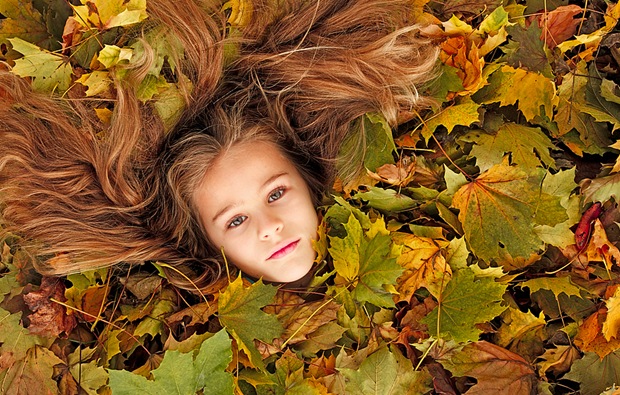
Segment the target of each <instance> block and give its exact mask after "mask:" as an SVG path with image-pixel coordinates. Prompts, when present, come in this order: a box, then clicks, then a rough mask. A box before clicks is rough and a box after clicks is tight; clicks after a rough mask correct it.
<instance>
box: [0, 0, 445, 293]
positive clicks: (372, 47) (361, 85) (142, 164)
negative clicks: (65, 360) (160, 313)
mask: <svg viewBox="0 0 620 395" xmlns="http://www.w3.org/2000/svg"><path fill="white" fill-rule="evenodd" d="M407 3H408V1H406V0H330V1H325V0H304V1H299V0H290V1H282V0H273V1H271V2H270V1H267V0H265V1H259V0H256V1H254V2H253V6H254V7H253V13H252V17H251V19H250V21H249V24H248V25H247V26H245V27H243V28H242V29H241V35H240V36H237V37H236V38H235V41H234V42H233V44H234V45H236V46H237V51H236V57H235V58H234V59H233V60H232V61H230V62H229V63H228V65H227V66H226V67H225V68H223V65H224V64H225V62H224V59H225V57H224V50H223V48H224V41H223V32H224V30H225V29H224V27H223V24H222V21H223V20H224V17H223V16H222V15H221V14H220V13H219V12H218V11H217V10H215V6H213V5H212V6H210V7H208V8H207V9H205V8H203V7H200V6H198V5H197V4H196V3H195V2H194V1H193V0H180V1H177V2H169V1H165V0H157V1H155V0H150V2H149V5H150V7H151V11H150V15H151V16H153V17H154V22H153V25H157V26H162V27H164V28H165V29H166V30H167V32H168V34H171V35H172V36H174V37H176V38H177V39H178V40H180V41H181V42H182V44H183V47H184V53H183V55H181V54H179V56H178V57H179V59H178V61H177V62H176V63H178V64H180V65H181V66H183V68H182V70H183V73H184V74H185V75H188V76H190V79H191V81H192V85H193V90H190V89H189V88H188V89H187V90H186V91H185V97H186V100H187V102H188V106H187V109H186V110H185V112H184V114H182V116H181V120H180V121H179V122H178V124H177V125H176V126H175V127H174V128H173V130H172V131H171V132H170V133H168V134H166V132H165V128H164V125H163V124H162V122H161V121H160V120H159V119H158V117H157V116H156V115H154V111H152V110H151V109H150V107H149V106H148V105H143V104H141V103H140V102H139V101H138V100H137V98H136V96H135V90H136V88H135V87H136V86H137V85H133V84H137V83H139V81H140V79H141V78H144V76H145V75H146V74H145V70H148V67H149V65H150V62H152V56H149V52H148V51H147V52H146V55H145V56H144V59H143V62H142V64H141V65H140V66H138V67H135V68H134V69H132V70H129V72H130V73H133V74H132V76H133V77H135V78H130V79H123V81H127V80H129V81H132V83H133V84H132V85H128V84H127V83H126V82H120V81H119V82H118V83H117V86H116V92H117V95H116V103H115V107H114V115H113V118H112V121H111V124H110V125H109V126H108V127H107V128H106V129H105V130H102V129H103V126H102V125H101V124H100V123H99V121H98V120H96V119H93V118H94V117H92V116H90V115H89V114H92V106H90V105H89V103H88V102H83V101H77V100H66V99H58V98H50V97H44V96H42V95H37V94H35V93H33V92H32V91H31V90H30V89H29V87H28V86H27V83H26V82H24V81H21V80H19V79H17V78H16V77H14V76H12V75H10V74H9V73H7V72H2V73H0V113H1V116H0V138H2V142H3V144H2V145H1V146H0V197H1V200H2V203H3V204H4V208H3V211H2V215H3V218H4V220H5V225H6V226H7V229H8V230H10V231H15V232H17V233H19V234H21V235H23V236H25V237H26V238H27V240H30V241H31V242H32V243H33V248H34V247H36V248H37V252H38V253H40V254H42V255H43V256H47V257H48V258H49V257H51V258H52V259H49V260H46V261H43V262H42V263H40V264H38V266H37V269H38V270H39V271H41V272H42V273H46V274H66V273H69V272H74V271H81V270H88V269H94V268H97V267H102V266H109V265H113V264H117V263H120V262H128V263H140V262H144V261H149V260H157V261H163V262H166V263H168V264H169V267H168V266H167V265H166V266H165V267H166V270H167V275H168V278H169V280H170V281H171V282H172V283H173V284H175V285H177V286H179V287H182V288H187V289H193V287H194V286H198V287H199V288H201V289H202V290H207V291H208V290H209V287H210V286H212V285H213V284H215V283H216V282H217V281H218V280H219V279H221V277H222V273H223V266H222V260H221V258H218V256H219V252H218V251H214V249H213V247H212V246H210V245H209V244H208V241H207V238H206V235H205V231H204V229H202V226H201V225H200V222H199V221H198V219H197V216H196V213H197V210H195V207H194V205H193V202H192V195H193V190H194V189H195V187H196V185H198V183H199V181H200V180H202V179H203V177H204V174H205V173H206V171H207V170H208V168H209V166H210V164H211V163H212V162H213V160H214V159H215V158H217V156H218V155H219V154H221V152H223V151H224V150H226V149H227V148H229V147H231V146H232V145H234V144H237V143H240V142H243V141H250V140H254V139H264V140H268V141H272V142H275V143H276V144H278V146H280V147H281V148H282V149H283V151H284V152H285V153H286V154H287V155H288V157H289V158H290V159H291V160H292V161H293V163H295V164H296V166H297V168H298V169H299V170H300V172H301V174H302V175H303V176H304V178H305V179H306V181H307V182H308V184H309V186H310V189H311V190H312V191H313V195H314V197H315V200H316V201H317V202H318V200H319V199H320V197H321V195H322V194H323V193H324V191H325V190H326V189H328V188H329V185H330V183H331V181H332V180H333V175H334V168H335V162H334V161H335V158H336V156H337V153H338V150H339V148H340V145H341V144H342V141H343V139H344V138H345V137H347V136H349V135H352V134H353V135H357V136H362V137H363V136H364V133H361V132H363V131H361V130H360V129H359V127H360V125H361V124H362V123H360V122H355V121H356V120H357V119H359V117H361V116H362V115H363V114H365V113H367V112H380V113H382V114H383V115H384V116H385V117H386V119H387V120H388V121H389V122H390V123H391V124H392V125H395V124H396V122H397V116H398V112H399V111H401V110H411V109H420V108H423V107H425V106H428V105H429V103H430V101H429V100H428V99H427V98H425V97H424V96H423V95H421V94H420V93H419V91H418V87H420V86H421V85H422V84H423V83H425V82H427V81H428V80H429V79H431V78H433V76H434V71H433V70H434V69H433V66H434V62H435V58H436V55H437V49H436V48H435V47H434V46H433V45H432V43H430V42H429V41H428V40H426V39H424V38H422V37H420V35H419V33H418V30H417V28H416V27H415V26H410V25H409V23H408V21H406V18H404V17H403V15H407V12H406V4H407ZM102 131H103V132H104V138H103V139H102V138H100V137H99V136H100V135H101V132H102ZM361 146H362V147H363V146H364V145H363V144H362V145H361ZM360 166H361V164H354V169H359V168H360ZM35 242H36V243H37V244H36V246H34V243H35ZM59 257H62V258H66V259H59Z"/></svg>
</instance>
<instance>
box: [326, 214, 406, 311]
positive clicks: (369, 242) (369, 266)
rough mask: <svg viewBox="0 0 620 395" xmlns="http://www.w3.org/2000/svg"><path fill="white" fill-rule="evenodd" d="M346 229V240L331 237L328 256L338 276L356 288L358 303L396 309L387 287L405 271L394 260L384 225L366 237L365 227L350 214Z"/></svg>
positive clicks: (378, 226) (369, 231)
mask: <svg viewBox="0 0 620 395" xmlns="http://www.w3.org/2000/svg"><path fill="white" fill-rule="evenodd" d="M344 228H345V230H346V232H347V233H346V236H345V237H344V238H340V237H332V236H330V237H329V242H330V246H329V252H330V254H331V255H332V257H333V258H334V267H335V269H336V272H337V273H338V274H339V275H341V276H342V277H344V279H346V280H347V281H349V282H351V283H353V284H354V285H355V288H354V289H353V291H352V296H353V297H354V298H355V300H357V301H358V302H361V303H363V302H370V303H372V304H374V305H375V306H379V307H388V306H393V304H394V302H393V301H392V298H391V295H390V292H388V291H386V290H385V288H384V286H389V285H392V284H394V283H395V281H396V278H398V276H399V275H400V274H401V273H402V268H401V267H400V265H398V264H397V263H396V259H395V257H393V256H392V253H393V251H392V240H391V238H390V236H389V235H387V234H386V233H387V230H386V229H385V223H384V222H383V220H376V221H375V222H374V227H373V225H371V227H370V229H369V230H368V233H367V234H366V235H364V234H363V230H362V225H361V224H360V222H359V221H358V220H357V219H356V218H355V216H354V215H353V213H350V214H349V219H348V222H347V223H346V224H345V225H344ZM373 229H375V230H373ZM373 233H374V234H373Z"/></svg>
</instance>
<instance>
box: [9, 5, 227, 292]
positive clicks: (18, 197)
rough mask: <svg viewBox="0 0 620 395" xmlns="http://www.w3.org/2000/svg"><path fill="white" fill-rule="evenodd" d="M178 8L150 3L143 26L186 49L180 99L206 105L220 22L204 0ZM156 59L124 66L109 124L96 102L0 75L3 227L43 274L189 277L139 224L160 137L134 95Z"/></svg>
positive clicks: (215, 74)
mask: <svg viewBox="0 0 620 395" xmlns="http://www.w3.org/2000/svg"><path fill="white" fill-rule="evenodd" d="M184 3H185V4H184V6H178V3H173V2H170V1H165V0H151V1H149V6H150V10H149V15H150V16H151V18H152V22H151V23H150V24H149V26H148V28H152V27H153V26H159V27H162V28H163V29H162V31H163V32H164V33H166V34H167V37H168V38H169V39H174V40H178V41H179V42H181V43H182V44H183V47H184V52H183V54H179V55H178V57H179V59H177V63H178V65H179V72H180V73H183V75H185V76H188V77H189V78H190V79H191V86H192V88H191V90H190V88H188V89H187V90H186V92H185V98H186V101H187V102H188V103H190V102H191V103H193V104H199V103H203V102H208V101H210V100H211V98H212V95H213V93H214V91H215V89H216V87H217V82H218V81H219V79H220V75H221V71H222V63H221V62H222V60H223V55H222V53H223V48H222V45H223V43H222V32H223V30H224V26H223V20H224V19H223V18H222V17H220V16H219V14H218V11H214V10H217V9H218V8H215V7H214V6H208V2H203V3H202V4H201V6H198V5H197V3H195V2H193V1H185V2H184ZM171 37H173V38H171ZM152 54H153V51H152V49H150V48H149V47H148V46H147V47H146V51H145V54H144V56H143V59H142V60H141V62H138V64H137V65H135V66H133V68H132V69H130V70H127V72H128V73H129V77H127V78H124V79H122V80H119V81H116V86H115V90H114V91H115V97H114V112H113V116H112V119H111V122H110V123H109V125H103V124H102V123H101V122H100V121H99V120H98V119H96V117H95V112H94V111H93V107H95V104H94V103H89V102H88V101H87V100H86V99H83V98H79V99H72V98H71V91H70V92H68V95H67V97H65V98H58V97H49V96H45V95H42V94H37V93H34V92H32V90H31V89H30V87H29V85H28V83H27V82H26V81H24V80H21V79H18V78H17V77H15V76H14V75H12V74H10V73H9V72H7V71H1V72H0V139H1V140H2V144H0V199H1V200H2V205H3V207H2V218H3V228H4V231H9V232H15V233H17V234H19V235H22V236H23V237H24V243H25V244H28V245H30V248H31V249H33V250H36V252H37V253H38V254H39V255H40V256H41V257H42V261H38V260H37V261H36V262H35V265H36V269H37V270H38V271H39V272H41V273H44V274H47V275H52V274H67V273H70V272H77V271H84V270H89V269H94V268H99V267H105V266H110V265H113V264H116V263H119V262H127V263H142V262H144V261H148V260H162V261H170V262H172V263H173V264H175V266H176V268H175V270H168V269H165V270H168V271H169V272H170V276H169V277H170V278H172V281H173V282H175V281H177V280H176V278H181V279H184V278H185V277H186V275H194V274H193V273H191V272H188V270H185V269H186V268H185V266H184V265H183V263H184V262H185V260H186V259H180V258H179V257H180V254H179V252H178V251H177V250H176V249H175V248H174V247H171V246H170V243H169V241H168V240H167V239H165V238H164V237H163V236H162V235H158V234H154V233H151V232H150V230H149V228H148V226H145V224H144V222H143V219H144V217H145V214H144V211H145V207H147V206H148V204H149V202H150V201H151V200H152V199H153V194H152V190H151V188H149V186H148V185H145V183H144V180H145V179H146V178H147V174H148V173H149V172H150V171H151V170H150V165H151V164H152V163H153V155H155V154H156V152H157V147H158V146H159V145H160V144H161V141H163V139H164V137H165V127H164V125H163V123H162V122H161V120H160V119H159V117H158V116H157V115H156V114H155V111H154V110H153V109H152V108H151V107H150V106H149V105H148V104H143V103H141V102H140V101H139V100H138V99H137V97H136V94H135V92H136V89H137V86H138V85H139V83H140V82H141V81H142V79H143V78H144V77H145V76H146V73H145V70H148V69H149V68H150V67H151V65H152V63H153V62H154V58H153V56H152ZM188 259H190V260H191V257H189V258H188ZM177 270H179V271H181V272H182V273H183V275H178V273H177ZM205 270H206V272H209V270H210V267H209V266H205V269H204V270H201V271H205ZM207 277H209V278H210V277H212V276H209V275H208V274H207ZM185 282H186V281H185ZM185 282H184V281H181V282H180V283H179V285H181V286H184V283H185ZM210 282H211V280H210V279H209V280H208V281H205V282H203V284H208V283H210ZM198 283H200V281H198Z"/></svg>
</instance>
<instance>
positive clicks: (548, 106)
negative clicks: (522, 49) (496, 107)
mask: <svg viewBox="0 0 620 395" xmlns="http://www.w3.org/2000/svg"><path fill="white" fill-rule="evenodd" d="M555 91H556V89H555V84H554V83H553V82H552V81H551V80H549V79H548V78H547V77H545V76H543V75H541V74H538V73H535V72H529V71H527V70H524V69H515V68H513V67H511V66H503V67H501V68H499V69H498V70H497V71H495V72H494V73H493V74H491V76H490V77H489V84H488V85H487V86H485V87H484V88H482V89H481V90H480V91H479V92H478V93H477V94H476V95H474V97H473V99H474V101H476V102H478V103H482V104H488V103H499V104H500V105H501V106H507V105H512V104H517V106H518V108H519V110H521V112H522V113H523V115H524V116H525V118H526V119H527V120H528V121H533V120H534V118H535V117H546V118H548V119H551V118H552V117H553V108H554V106H555V105H556V103H557V99H556V95H555Z"/></svg>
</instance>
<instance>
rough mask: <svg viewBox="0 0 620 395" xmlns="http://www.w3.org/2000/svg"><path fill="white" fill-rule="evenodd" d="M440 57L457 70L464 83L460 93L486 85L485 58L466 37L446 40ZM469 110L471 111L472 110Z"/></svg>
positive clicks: (472, 90) (471, 91) (469, 91)
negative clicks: (483, 71) (484, 74)
mask: <svg viewBox="0 0 620 395" xmlns="http://www.w3.org/2000/svg"><path fill="white" fill-rule="evenodd" d="M469 28H470V29H471V27H469ZM439 58H440V60H441V61H442V62H443V63H444V64H446V65H447V66H451V67H454V68H455V69H456V70H457V71H456V74H457V75H458V76H459V78H460V79H461V81H462V84H463V90H462V91H459V92H458V94H460V95H466V94H471V93H474V92H476V91H478V90H479V89H480V88H481V87H482V86H484V85H485V83H486V78H484V76H483V74H482V68H483V67H484V58H483V57H482V56H481V55H480V54H479V53H478V47H476V46H475V45H473V44H472V43H471V41H468V40H467V39H466V38H465V37H463V36H456V37H453V38H449V39H447V40H446V41H444V42H443V43H442V44H441V53H440V55H439ZM469 112H470V113H471V110H469Z"/></svg>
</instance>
